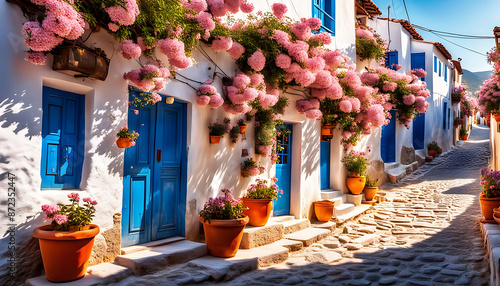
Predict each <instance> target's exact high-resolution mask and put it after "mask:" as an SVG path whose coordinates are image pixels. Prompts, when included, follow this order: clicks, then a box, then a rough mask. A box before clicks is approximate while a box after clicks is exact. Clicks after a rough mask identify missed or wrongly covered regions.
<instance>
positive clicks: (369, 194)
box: [363, 187, 378, 201]
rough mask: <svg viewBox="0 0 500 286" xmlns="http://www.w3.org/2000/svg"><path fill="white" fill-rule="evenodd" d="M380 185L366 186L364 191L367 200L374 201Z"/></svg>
mask: <svg viewBox="0 0 500 286" xmlns="http://www.w3.org/2000/svg"><path fill="white" fill-rule="evenodd" d="M377 190H378V187H365V189H364V190H363V193H365V200H366V201H373V198H374V197H375V195H376V194H377Z"/></svg>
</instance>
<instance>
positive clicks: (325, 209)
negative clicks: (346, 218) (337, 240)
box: [314, 201, 335, 222]
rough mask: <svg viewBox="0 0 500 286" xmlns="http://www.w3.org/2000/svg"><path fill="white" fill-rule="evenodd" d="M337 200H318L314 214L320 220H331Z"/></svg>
mask: <svg viewBox="0 0 500 286" xmlns="http://www.w3.org/2000/svg"><path fill="white" fill-rule="evenodd" d="M334 206H335V202H330V201H318V202H314V214H315V215H316V218H317V219H318V221H325V222H326V221H330V219H331V218H332V216H333V207H334Z"/></svg>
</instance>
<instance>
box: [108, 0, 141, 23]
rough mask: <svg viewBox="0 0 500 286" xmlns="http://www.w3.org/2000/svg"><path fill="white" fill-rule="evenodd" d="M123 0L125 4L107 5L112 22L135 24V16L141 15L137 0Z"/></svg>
mask: <svg viewBox="0 0 500 286" xmlns="http://www.w3.org/2000/svg"><path fill="white" fill-rule="evenodd" d="M123 2H124V4H125V5H123V6H122V5H116V6H111V7H106V8H105V10H106V13H108V15H109V18H110V19H111V21H112V22H115V23H118V24H120V25H124V26H130V25H132V24H134V22H135V17H137V16H138V15H139V6H137V2H136V0H123Z"/></svg>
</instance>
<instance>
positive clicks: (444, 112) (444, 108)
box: [443, 102, 448, 129]
mask: <svg viewBox="0 0 500 286" xmlns="http://www.w3.org/2000/svg"><path fill="white" fill-rule="evenodd" d="M446 105H448V103H447V102H443V129H446V112H447V111H448V108H447V106H446Z"/></svg>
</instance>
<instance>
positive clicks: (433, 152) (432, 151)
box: [427, 150, 438, 158]
mask: <svg viewBox="0 0 500 286" xmlns="http://www.w3.org/2000/svg"><path fill="white" fill-rule="evenodd" d="M437 152H438V151H437V150H427V154H429V156H432V157H434V158H435V157H436V156H437Z"/></svg>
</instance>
